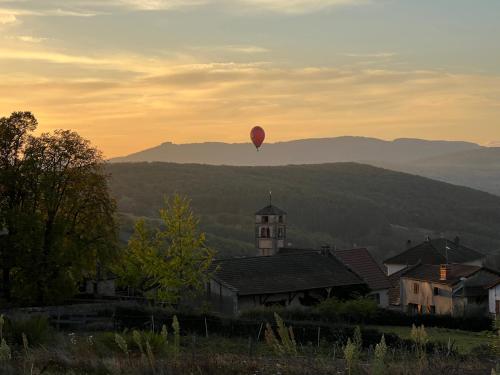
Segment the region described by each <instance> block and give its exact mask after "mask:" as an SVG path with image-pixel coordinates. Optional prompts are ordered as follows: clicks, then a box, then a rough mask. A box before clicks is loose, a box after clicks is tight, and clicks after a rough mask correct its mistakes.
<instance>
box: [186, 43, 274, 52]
mask: <svg viewBox="0 0 500 375" xmlns="http://www.w3.org/2000/svg"><path fill="white" fill-rule="evenodd" d="M190 49H191V50H196V51H216V52H229V53H242V54H258V53H266V52H270V51H269V49H267V48H264V47H259V46H252V45H224V46H196V47H191V48H190Z"/></svg>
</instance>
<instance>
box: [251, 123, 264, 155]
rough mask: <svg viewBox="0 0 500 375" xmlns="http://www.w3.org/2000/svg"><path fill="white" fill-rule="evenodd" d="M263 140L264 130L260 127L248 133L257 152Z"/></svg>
mask: <svg viewBox="0 0 500 375" xmlns="http://www.w3.org/2000/svg"><path fill="white" fill-rule="evenodd" d="M264 138H266V133H265V132H264V129H262V128H261V127H260V126H256V127H254V128H253V129H252V131H251V132H250V139H251V140H252V142H253V144H254V145H255V147H256V148H257V151H258V150H259V147H260V146H261V145H262V142H264Z"/></svg>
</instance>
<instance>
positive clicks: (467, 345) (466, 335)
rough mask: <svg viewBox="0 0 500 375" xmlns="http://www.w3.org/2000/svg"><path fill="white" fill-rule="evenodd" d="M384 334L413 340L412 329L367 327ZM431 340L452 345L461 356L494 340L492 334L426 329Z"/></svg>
mask: <svg viewBox="0 0 500 375" xmlns="http://www.w3.org/2000/svg"><path fill="white" fill-rule="evenodd" d="M367 327H369V328H374V329H377V330H379V331H380V332H384V333H394V334H396V335H398V336H399V337H401V338H402V339H410V338H411V327H399V326H367ZM425 330H426V332H427V334H428V335H429V340H430V341H431V342H435V343H438V342H439V343H445V344H446V343H448V342H449V341H451V343H452V344H453V345H454V346H455V347H456V348H457V350H458V351H459V352H460V353H461V354H468V353H470V352H471V350H473V349H474V348H477V347H479V346H481V345H491V344H492V343H493V340H494V336H493V333H492V332H468V331H460V330H457V329H446V328H435V327H426V328H425Z"/></svg>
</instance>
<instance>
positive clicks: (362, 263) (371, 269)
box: [334, 248, 391, 290]
mask: <svg viewBox="0 0 500 375" xmlns="http://www.w3.org/2000/svg"><path fill="white" fill-rule="evenodd" d="M334 254H335V256H337V257H338V258H339V259H340V260H341V261H342V262H343V263H344V264H345V265H346V266H347V267H349V268H350V269H352V270H353V271H354V272H356V273H357V274H358V275H359V276H360V277H361V278H362V279H363V280H364V281H365V282H366V283H367V284H368V286H369V288H370V289H371V290H380V289H389V288H390V287H391V283H390V282H389V279H388V278H387V276H386V275H385V274H384V273H383V272H382V270H381V269H380V267H379V265H378V264H377V262H376V261H375V259H373V257H372V256H371V254H370V253H369V252H368V250H367V249H365V248H361V249H350V250H335V251H334Z"/></svg>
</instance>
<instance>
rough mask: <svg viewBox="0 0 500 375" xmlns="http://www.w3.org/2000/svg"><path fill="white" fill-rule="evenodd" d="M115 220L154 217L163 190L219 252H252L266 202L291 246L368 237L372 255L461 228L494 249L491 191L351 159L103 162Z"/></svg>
mask: <svg viewBox="0 0 500 375" xmlns="http://www.w3.org/2000/svg"><path fill="white" fill-rule="evenodd" d="M108 171H109V173H110V175H111V177H110V186H111V189H112V192H113V194H114V196H115V197H116V199H117V201H118V205H119V211H120V212H121V213H122V216H121V217H122V220H123V227H122V228H123V231H122V236H123V239H126V238H127V235H128V234H129V233H130V230H131V224H132V220H134V219H135V218H136V217H138V216H145V217H149V218H151V220H154V219H155V218H157V217H158V209H159V208H160V206H161V205H162V201H163V198H164V196H166V195H171V194H174V193H176V192H178V193H181V194H184V195H187V196H188V197H190V198H191V199H192V205H193V207H194V209H195V211H196V212H197V213H198V214H199V215H201V219H202V227H203V229H204V230H205V231H206V232H207V233H208V235H209V236H208V238H209V242H210V244H211V245H212V246H213V247H215V248H216V249H217V250H218V251H219V254H220V256H221V257H227V256H238V255H251V254H253V253H254V249H253V235H254V224H253V220H254V217H253V214H254V212H255V211H256V210H258V209H259V208H261V207H262V206H264V205H266V204H267V200H268V191H269V190H272V191H273V202H274V203H275V204H276V205H278V206H279V207H281V208H283V209H285V210H286V211H288V214H289V231H288V241H289V242H291V243H292V244H293V246H304V247H318V246H319V245H321V244H324V243H328V244H332V245H336V246H338V247H348V246H369V247H370V248H371V249H372V250H373V252H374V253H375V255H376V256H377V257H378V258H379V259H383V258H385V257H387V256H389V255H392V254H395V253H397V252H399V251H401V250H402V248H403V247H404V243H405V242H406V240H407V239H412V240H414V241H421V240H423V238H424V236H426V235H431V236H439V235H441V234H445V235H447V236H450V237H452V236H455V235H460V237H461V238H462V241H463V243H465V244H468V245H470V246H473V247H476V248H478V249H482V250H485V251H488V252H493V251H495V250H497V249H500V231H499V230H498V228H499V227H500V197H496V196H494V195H491V194H488V193H483V192H480V191H476V190H473V189H469V188H465V187H460V186H455V185H451V184H447V183H443V182H438V181H434V180H430V179H427V178H423V177H419V176H414V175H409V174H404V173H400V172H395V171H391V170H386V169H382V168H376V167H373V166H369V165H363V164H356V163H334V164H322V165H293V166H277V167H233V166H209V165H196V164H173V163H116V164H109V165H108Z"/></svg>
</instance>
